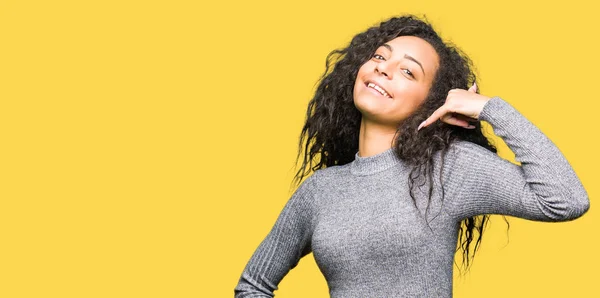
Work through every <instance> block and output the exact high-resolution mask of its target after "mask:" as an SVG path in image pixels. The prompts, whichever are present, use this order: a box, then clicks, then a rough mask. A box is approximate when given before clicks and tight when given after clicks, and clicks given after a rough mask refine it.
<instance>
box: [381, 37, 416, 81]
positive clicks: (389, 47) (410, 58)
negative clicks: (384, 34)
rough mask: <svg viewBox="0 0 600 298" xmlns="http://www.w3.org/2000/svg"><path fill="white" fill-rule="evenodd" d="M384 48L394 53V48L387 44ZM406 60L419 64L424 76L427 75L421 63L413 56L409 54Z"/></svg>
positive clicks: (405, 56)
mask: <svg viewBox="0 0 600 298" xmlns="http://www.w3.org/2000/svg"><path fill="white" fill-rule="evenodd" d="M383 46H384V47H386V48H387V49H388V50H390V52H393V51H394V48H392V46H391V45H389V44H387V43H384V44H383ZM404 58H406V59H408V60H411V61H413V62H415V63H417V64H419V67H421V71H422V72H423V75H425V69H423V65H421V63H420V62H419V61H417V59H415V58H413V57H412V56H409V55H407V54H404Z"/></svg>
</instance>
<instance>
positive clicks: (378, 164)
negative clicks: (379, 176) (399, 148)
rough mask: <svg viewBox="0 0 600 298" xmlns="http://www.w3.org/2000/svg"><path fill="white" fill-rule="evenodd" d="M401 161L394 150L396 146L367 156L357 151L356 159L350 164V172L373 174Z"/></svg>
mask: <svg viewBox="0 0 600 298" xmlns="http://www.w3.org/2000/svg"><path fill="white" fill-rule="evenodd" d="M401 162H402V161H401V160H400V159H399V158H398V157H397V156H396V153H395V152H394V147H391V148H390V149H387V150H385V151H383V152H381V153H378V154H375V155H371V156H367V157H361V156H359V155H358V151H357V152H356V154H355V155H354V161H352V163H351V164H350V172H351V173H352V174H354V175H359V176H363V175H371V174H375V173H377V172H381V171H384V170H387V169H389V168H391V167H393V166H395V165H398V164H399V163H401Z"/></svg>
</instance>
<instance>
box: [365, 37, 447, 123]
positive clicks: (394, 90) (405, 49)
mask: <svg viewBox="0 0 600 298" xmlns="http://www.w3.org/2000/svg"><path fill="white" fill-rule="evenodd" d="M438 66H439V58H438V55H437V53H436V51H435V49H434V48H433V47H432V46H431V45H430V44H429V43H428V42H426V41H425V40H423V39H421V38H419V37H415V36H400V37H397V38H395V39H393V40H391V41H388V42H387V43H385V44H383V45H382V46H380V47H379V48H378V49H377V50H376V51H375V53H373V55H372V57H371V59H370V60H368V61H367V62H365V64H363V65H362V66H361V67H360V69H359V70H358V74H357V76H356V81H355V83H354V105H355V106H356V108H357V109H358V110H360V112H361V113H362V115H363V118H367V119H368V120H370V121H373V122H377V123H382V124H386V125H393V126H395V125H396V124H398V123H399V122H400V121H401V120H403V119H405V118H406V117H408V116H409V115H410V114H411V113H412V112H413V111H415V110H416V109H417V107H418V106H419V105H420V104H421V103H422V102H423V101H424V100H425V98H426V97H427V94H428V92H429V88H430V87H431V84H432V82H433V78H434V76H435V73H436V71H437V69H438Z"/></svg>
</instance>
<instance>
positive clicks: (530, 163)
mask: <svg viewBox="0 0 600 298" xmlns="http://www.w3.org/2000/svg"><path fill="white" fill-rule="evenodd" d="M479 119H480V120H483V121H487V122H488V123H489V124H490V125H491V126H492V128H493V130H494V133H495V134H496V135H497V136H499V137H501V138H502V139H503V140H504V142H505V143H506V144H507V146H508V147H509V148H510V149H511V150H512V151H513V153H514V154H515V159H516V160H517V161H518V162H520V163H521V165H517V164H514V163H511V162H509V161H508V160H505V159H503V158H501V157H500V156H498V155H497V154H496V153H494V152H491V151H489V150H487V149H486V148H484V147H482V146H480V145H478V144H475V143H472V142H468V141H458V142H456V143H455V144H453V145H451V146H450V150H449V151H448V155H447V156H446V158H445V160H446V161H447V163H448V164H447V165H444V168H443V172H442V176H443V180H444V181H443V182H444V192H445V195H444V205H445V206H446V210H447V211H448V213H449V214H450V215H451V216H453V217H454V218H455V219H456V220H462V219H465V218H468V217H472V216H476V215H482V214H503V215H510V216H515V217H520V218H524V219H528V220H535V221H546V222H551V221H552V222H557V221H568V220H573V219H575V218H578V217H580V216H582V215H583V214H584V213H585V212H587V210H588V209H589V204H590V202H589V199H588V194H587V192H586V190H585V189H584V187H583V185H582V183H581V181H580V179H579V178H578V177H577V175H576V174H575V172H574V170H573V168H572V167H571V165H570V164H569V162H568V161H567V159H566V158H565V156H563V154H562V153H561V151H560V150H559V149H558V148H557V147H556V145H555V144H554V143H553V142H552V141H551V140H550V139H549V138H548V137H547V136H546V135H544V134H543V133H542V132H541V131H540V130H539V129H538V128H537V127H536V126H535V125H534V124H533V123H531V122H530V121H529V120H528V119H526V118H525V117H524V116H523V115H522V114H521V113H519V112H518V111H517V110H516V109H515V108H514V107H513V106H511V105H510V104H509V103H508V102H506V101H504V100H503V99H502V98H500V97H497V96H496V97H492V98H491V99H490V100H489V101H488V102H487V103H486V104H485V106H484V107H483V110H482V111H481V113H480V116H479ZM448 157H450V158H448ZM445 163H446V162H445Z"/></svg>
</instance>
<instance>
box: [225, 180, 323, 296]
mask: <svg viewBox="0 0 600 298" xmlns="http://www.w3.org/2000/svg"><path fill="white" fill-rule="evenodd" d="M314 176H315V173H313V175H311V176H309V177H308V178H307V179H305V180H304V181H303V182H302V183H301V184H300V186H299V187H298V188H297V189H296V191H295V192H294V193H293V195H292V196H291V197H290V198H289V200H288V201H287V203H286V204H285V206H284V207H283V210H282V211H281V212H280V214H279V216H278V218H277V220H276V221H275V224H274V225H273V227H272V228H271V230H270V232H269V233H268V234H267V236H266V237H265V238H264V240H263V241H262V242H261V243H260V244H259V246H258V248H257V249H256V250H255V251H254V254H253V255H252V257H251V258H250V260H249V261H248V263H247V264H246V266H245V268H244V270H243V272H242V274H241V277H240V279H239V281H238V284H237V285H236V287H235V289H234V295H235V296H234V297H235V298H242V297H274V291H275V290H277V288H278V285H279V282H280V281H281V280H282V279H283V277H284V276H285V275H287V274H288V272H289V271H290V270H291V269H293V268H295V267H296V265H297V264H298V262H299V260H300V259H301V258H302V257H304V256H306V255H307V254H309V253H310V252H311V251H312V249H311V237H312V231H313V228H314V216H315V207H314V197H313V193H312V189H311V188H312V185H311V184H312V182H313V177H314Z"/></svg>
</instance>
